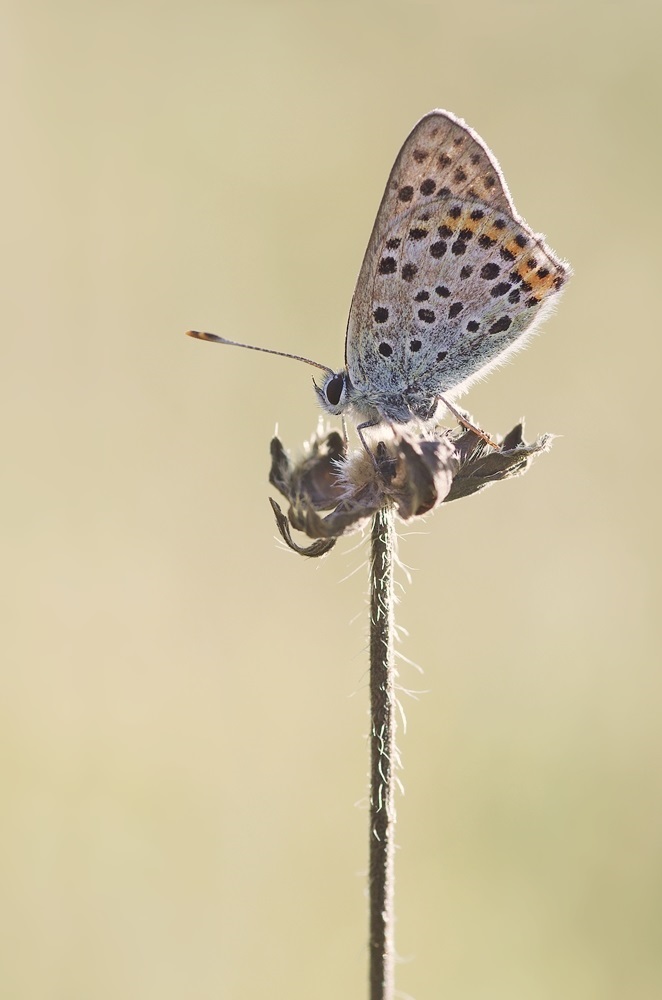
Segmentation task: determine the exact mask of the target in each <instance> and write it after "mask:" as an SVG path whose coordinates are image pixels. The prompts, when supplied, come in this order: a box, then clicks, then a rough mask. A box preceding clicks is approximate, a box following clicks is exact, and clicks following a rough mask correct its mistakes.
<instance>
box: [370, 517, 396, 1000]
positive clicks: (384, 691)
mask: <svg viewBox="0 0 662 1000" xmlns="http://www.w3.org/2000/svg"><path fill="white" fill-rule="evenodd" d="M394 542H395V527H394V521H393V510H392V508H383V509H382V510H379V511H378V512H377V513H376V514H375V516H374V518H373V522H372V539H371V545H372V548H371V560H370V856H369V868H368V872H369V874H368V879H369V891H370V1000H392V998H393V995H394V989H395V973H394V962H395V946H394V933H393V932H394V928H393V924H394V912H393V899H394V861H395V842H394V837H395V770H396V766H397V750H396V746H395V711H396V699H395V668H394V654H393V630H394V613H393V603H394V597H393V546H394Z"/></svg>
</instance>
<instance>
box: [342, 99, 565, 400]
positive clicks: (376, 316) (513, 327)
mask: <svg viewBox="0 0 662 1000" xmlns="http://www.w3.org/2000/svg"><path fill="white" fill-rule="evenodd" d="M566 273H567V272H566V269H565V268H564V266H563V265H562V264H561V263H560V262H559V261H557V260H556V258H555V257H554V256H553V254H552V252H551V251H550V250H549V249H548V248H547V247H546V246H545V244H544V242H543V240H542V238H541V237H539V236H536V235H534V234H533V233H532V232H531V230H530V229H529V228H528V226H527V225H526V223H525V222H524V221H523V220H522V219H520V218H519V216H518V215H517V213H516V211H515V208H514V206H513V203H512V200H511V198H510V194H509V192H508V188H507V186H506V183H505V181H504V179H503V176H502V174H501V171H500V169H499V166H498V164H497V162H496V160H495V158H494V157H493V155H492V153H491V152H490V151H489V149H487V147H486V146H485V145H484V143H483V142H482V140H481V139H480V138H479V137H478V136H477V135H476V133H475V132H473V131H472V130H471V129H469V128H468V127H467V126H466V125H465V124H464V123H463V122H462V121H460V120H459V119H457V118H455V117H454V116H453V115H450V114H449V113H448V112H445V111H433V112H431V113H430V114H429V115H426V116H425V118H423V119H422V120H421V121H420V122H419V123H418V124H417V125H416V126H415V128H414V129H413V131H412V132H411V134H410V135H409V137H408V138H407V140H406V142H405V144H404V146H403V147H402V149H401V151H400V153H399V154H398V157H397V159H396V161H395V164H394V167H393V170H392V171H391V175H390V177H389V181H388V184H387V187H386V191H385V193H384V197H383V199H382V203H381V205H380V208H379V212H378V214H377V219H376V222H375V226H374V228H373V232H372V235H371V238H370V243H369V245H368V249H367V252H366V255H365V258H364V260H363V265H362V267H361V272H360V274H359V280H358V283H357V287H356V291H355V293H354V299H353V302H352V308H351V310H350V317H349V322H348V328H347V339H346V346H345V359H346V363H347V366H348V371H349V374H350V378H351V380H352V383H353V384H354V385H355V386H356V387H357V391H358V393H359V394H360V395H361V396H362V397H363V399H364V400H366V401H369V402H371V403H373V404H374V405H377V406H378V407H379V408H380V409H381V410H382V412H384V414H385V415H388V413H389V410H390V411H391V412H392V415H393V418H394V419H399V418H397V417H396V416H395V414H396V411H397V412H401V411H402V406H401V405H400V404H401V403H402V401H403V398H404V401H405V403H406V402H407V399H408V401H409V404H410V405H409V408H410V409H411V408H412V406H411V404H412V403H413V404H414V405H413V410H414V412H417V410H416V407H417V405H418V404H419V403H420V406H419V408H420V409H421V410H423V409H425V403H424V402H423V403H421V402H420V401H421V400H424V399H428V400H429V398H430V397H431V396H434V395H435V394H436V393H441V392H445V393H453V392H454V393H455V394H457V393H458V392H459V391H461V389H463V388H464V387H466V385H468V384H469V383H470V382H471V381H472V379H473V378H475V377H478V376H480V375H481V374H484V373H485V372H486V371H488V370H489V369H490V368H491V367H493V366H494V365H495V364H497V363H498V362H499V361H500V360H501V359H502V358H503V356H504V353H505V352H508V351H509V349H512V348H513V347H514V346H515V345H516V344H517V346H520V343H521V341H522V337H523V335H524V334H526V333H527V332H528V333H530V332H531V331H532V329H533V327H534V324H535V323H536V322H537V320H539V319H540V318H541V317H542V315H543V314H544V312H545V307H546V306H547V305H548V304H549V302H550V301H551V299H552V297H553V295H554V294H555V293H556V292H557V291H558V290H559V289H560V288H561V286H562V284H563V282H564V279H565V277H566ZM405 408H406V407H405Z"/></svg>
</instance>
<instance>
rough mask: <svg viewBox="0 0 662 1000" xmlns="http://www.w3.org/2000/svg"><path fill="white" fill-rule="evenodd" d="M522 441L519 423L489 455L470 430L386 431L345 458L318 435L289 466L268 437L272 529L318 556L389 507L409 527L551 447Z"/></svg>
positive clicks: (327, 437) (332, 438)
mask: <svg viewBox="0 0 662 1000" xmlns="http://www.w3.org/2000/svg"><path fill="white" fill-rule="evenodd" d="M522 435H523V423H522V422H520V423H519V424H517V425H516V426H515V427H514V428H513V430H512V431H510V433H509V434H507V435H506V436H505V437H504V438H502V439H499V438H497V444H498V448H497V449H496V450H495V449H493V448H491V447H490V446H489V445H488V444H486V443H485V441H484V440H482V439H481V438H480V437H478V435H477V434H475V433H474V431H472V430H464V429H459V430H455V431H449V430H447V429H445V428H436V429H435V430H434V431H433V432H431V433H426V434H424V435H419V436H416V435H414V434H412V433H411V432H410V431H409V430H407V431H405V430H402V429H399V428H394V429H393V430H392V432H391V433H390V434H389V435H388V436H382V437H381V438H380V439H379V440H378V441H377V443H376V444H375V445H374V446H373V449H372V451H371V452H370V453H368V452H367V451H366V450H365V449H363V448H362V449H360V450H358V451H352V452H348V450H347V442H346V441H345V440H344V439H343V438H342V437H341V436H340V434H338V433H337V431H331V432H326V433H325V432H323V431H322V430H321V429H319V430H318V432H317V433H316V435H315V436H314V437H313V438H312V440H311V441H310V442H308V443H307V445H306V446H305V450H304V455H303V456H302V458H300V459H298V460H297V461H296V462H292V461H291V459H290V458H289V456H288V455H287V452H286V451H285V449H284V447H283V445H282V443H281V442H280V440H279V439H278V438H277V437H275V438H273V440H272V442H271V471H270V474H269V481H270V483H271V484H272V486H275V487H276V489H277V490H279V492H280V493H282V494H283V496H284V497H286V499H287V500H288V501H289V510H288V512H287V516H286V515H285V514H284V513H283V511H282V510H281V508H280V506H279V505H278V504H277V503H276V501H275V500H271V506H272V508H273V511H274V514H275V517H276V523H277V525H278V529H279V531H280V533H281V535H282V536H283V539H284V540H285V542H286V543H287V544H288V545H289V547H290V548H291V549H294V551H295V552H298V553H300V554H301V555H307V556H321V555H324V554H325V553H326V552H328V551H329V550H330V549H331V548H333V546H334V545H335V543H336V540H337V539H338V538H340V537H341V535H345V534H348V533H350V532H352V531H357V530H359V529H360V528H362V527H363V526H364V524H365V522H366V521H367V520H368V519H369V518H371V517H372V515H373V514H374V513H375V512H376V511H377V510H380V509H381V508H383V507H387V506H390V507H394V508H395V510H396V511H397V514H398V516H399V517H400V518H401V519H402V520H403V521H409V520H411V519H412V518H414V517H420V516H422V515H423V514H427V513H428V512H429V511H431V510H433V509H434V508H435V507H437V506H439V504H441V503H446V502H448V501H449V500H457V499H460V498H461V497H466V496H470V495H471V494H472V493H476V492H477V491H478V490H481V489H484V487H485V486H489V485H490V484H491V483H495V482H498V481H500V480H502V479H509V478H511V477H512V476H518V475H521V474H522V473H524V472H525V471H526V470H527V468H528V467H529V465H530V463H531V461H532V459H533V458H535V457H536V456H537V455H539V454H541V453H542V452H545V451H548V450H549V448H550V446H551V442H552V436H551V435H549V434H544V435H542V437H540V438H538V439H537V440H536V441H535V442H534V443H533V444H527V443H526V442H525V441H524V439H523V436H522ZM327 511H328V513H324V512H327ZM290 526H291V527H293V528H296V529H297V530H298V531H303V532H304V533H305V534H306V535H307V536H308V537H309V538H313V539H315V541H314V542H313V544H312V545H309V546H300V545H298V544H297V543H296V542H295V541H294V539H293V538H292V534H291V531H290Z"/></svg>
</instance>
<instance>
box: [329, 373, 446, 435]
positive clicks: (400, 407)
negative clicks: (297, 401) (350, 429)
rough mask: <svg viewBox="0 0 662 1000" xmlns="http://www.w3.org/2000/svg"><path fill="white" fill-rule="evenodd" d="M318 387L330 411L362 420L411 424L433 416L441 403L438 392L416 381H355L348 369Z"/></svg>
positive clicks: (330, 377)
mask: <svg viewBox="0 0 662 1000" xmlns="http://www.w3.org/2000/svg"><path fill="white" fill-rule="evenodd" d="M316 390H317V394H318V397H319V400H320V403H321V404H322V406H323V408H324V409H325V410H327V411H328V412H329V413H333V414H334V415H339V414H341V413H348V414H350V415H351V416H352V418H354V419H357V420H358V421H359V422H364V421H373V422H375V423H378V422H380V421H382V420H386V421H387V422H388V423H393V424H408V423H410V422H411V421H420V420H423V421H425V420H430V419H431V418H432V417H433V416H434V414H435V411H436V409H437V405H438V398H437V396H436V395H434V394H431V393H430V392H429V390H427V391H426V390H424V389H423V388H422V387H420V386H417V385H416V384H413V385H404V386H402V387H398V386H392V387H388V388H384V389H378V388H376V387H375V386H374V385H370V386H368V385H361V384H358V385H355V384H354V383H353V382H352V380H351V379H350V377H349V373H348V372H347V371H346V370H345V371H340V372H336V373H334V374H333V375H330V376H329V377H328V378H327V379H326V381H325V382H324V385H323V386H322V387H321V388H320V387H318V386H316Z"/></svg>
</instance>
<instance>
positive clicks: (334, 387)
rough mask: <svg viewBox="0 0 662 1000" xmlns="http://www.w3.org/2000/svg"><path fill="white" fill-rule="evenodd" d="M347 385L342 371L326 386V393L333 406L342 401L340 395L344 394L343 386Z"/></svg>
mask: <svg viewBox="0 0 662 1000" xmlns="http://www.w3.org/2000/svg"><path fill="white" fill-rule="evenodd" d="M344 385H345V376H344V375H343V374H342V373H340V374H338V375H334V376H333V377H332V378H330V379H329V381H328V382H327V383H326V385H325V386H324V395H325V396H326V398H327V400H328V401H329V403H331V406H337V405H338V403H339V402H340V397H341V396H342V391H343V387H344Z"/></svg>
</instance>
